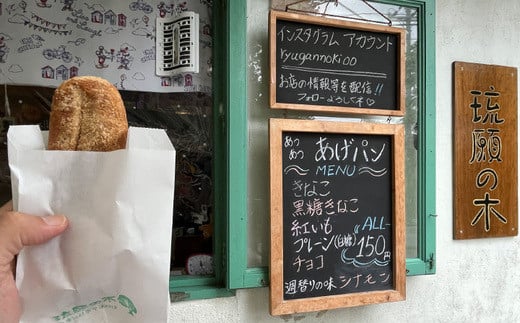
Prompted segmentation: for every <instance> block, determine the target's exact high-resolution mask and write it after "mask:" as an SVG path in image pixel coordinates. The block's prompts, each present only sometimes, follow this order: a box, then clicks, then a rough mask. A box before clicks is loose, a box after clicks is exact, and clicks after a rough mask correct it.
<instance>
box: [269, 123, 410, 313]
mask: <svg viewBox="0 0 520 323" xmlns="http://www.w3.org/2000/svg"><path fill="white" fill-rule="evenodd" d="M284 132H311V133H319V134H322V133H334V134H336V133H337V134H370V135H388V136H390V137H391V138H392V140H391V141H392V144H391V149H392V152H391V162H392V167H391V172H392V173H391V176H392V195H393V196H392V201H393V203H392V208H393V210H392V212H393V214H392V215H391V217H392V229H391V230H392V236H393V239H392V251H393V252H392V256H393V268H392V270H393V287H394V288H393V289H388V290H380V291H369V292H359V293H348V294H340V295H330V296H321V297H309V298H299V299H293V300H285V299H284V295H283V294H284V277H283V267H284V264H283V253H284V250H283V217H284V214H283V199H284V196H283V169H282V168H283V159H282V149H283V146H282V138H283V133H284ZM269 143H270V246H271V254H270V268H269V269H270V273H269V274H270V313H271V315H283V314H293V313H302V312H312V311H321V310H328V309H333V308H340V307H353V306H359V305H367V304H376V303H384V302H392V301H400V300H404V299H405V298H406V247H405V246H406V241H405V232H406V230H405V171H404V126H403V125H402V124H378V123H351V122H337V121H321V120H300V119H276V118H271V119H270V120H269Z"/></svg>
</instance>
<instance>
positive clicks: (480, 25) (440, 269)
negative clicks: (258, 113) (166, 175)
mask: <svg viewBox="0 0 520 323" xmlns="http://www.w3.org/2000/svg"><path fill="white" fill-rule="evenodd" d="M251 1H260V0H250V2H251ZM262 1H263V0H262ZM436 8H437V12H436V20H437V26H436V39H437V53H436V54H437V213H438V215H439V216H438V218H437V219H438V222H437V274H436V275H432V276H417V277H408V278H407V299H406V301H403V302H398V303H389V304H381V305H369V306H365V307H357V308H349V309H338V310H330V311H326V312H320V313H308V314H301V315H293V316H287V317H271V316H270V315H269V310H268V308H269V300H268V296H269V291H268V289H267V288H259V289H252V290H240V291H238V292H237V295H236V297H230V298H220V299H212V300H200V301H189V302H180V303H174V304H172V306H171V308H170V318H171V320H172V321H173V322H208V323H209V322H222V323H223V322H226V323H227V322H300V323H307V322H520V277H519V276H520V275H519V274H520V238H519V237H514V238H495V239H477V240H461V241H455V240H453V239H452V216H453V212H452V202H453V201H452V188H451V185H452V167H451V165H452V152H451V151H452V129H451V124H452V103H451V98H452V85H451V80H452V73H451V64H452V62H453V61H467V62H476V63H484V64H497V65H506V66H514V67H517V66H519V65H520V54H519V53H520V19H519V18H518V16H519V15H520V1H518V0H471V1H467V0H437V5H436ZM255 23H256V21H255ZM264 23H267V16H265V21H264ZM263 53H264V54H265V55H267V53H268V51H267V48H264V50H263ZM266 75H267V74H266ZM266 207H267V206H266Z"/></svg>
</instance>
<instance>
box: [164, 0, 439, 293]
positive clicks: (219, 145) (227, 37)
mask: <svg viewBox="0 0 520 323" xmlns="http://www.w3.org/2000/svg"><path fill="white" fill-rule="evenodd" d="M374 2H380V3H383V4H390V5H402V6H408V7H410V8H413V9H415V10H416V11H417V22H418V23H417V28H418V38H419V39H418V48H417V52H418V53H417V55H418V57H417V73H418V75H417V86H418V89H417V90H418V108H419V112H418V117H417V122H418V125H419V129H418V147H419V150H418V157H417V164H418V167H417V169H418V170H417V256H416V257H414V258H407V259H406V271H407V275H424V274H434V273H435V266H436V263H435V256H436V240H435V230H436V215H435V214H436V213H435V212H436V211H435V119H436V118H435V117H436V115H435V1H434V0H376V1H374ZM213 6H214V8H213V20H214V24H213V25H214V28H213V31H214V44H215V46H214V64H213V65H214V67H213V80H214V81H213V83H214V87H213V88H214V93H213V96H214V100H213V101H214V115H215V118H214V119H215V121H214V138H215V144H214V145H215V165H214V167H215V172H214V174H215V183H216V185H215V214H216V215H217V216H215V223H214V225H215V235H214V236H215V242H214V245H215V248H216V249H215V255H214V257H215V266H216V270H215V271H216V274H215V276H214V277H211V278H200V277H199V278H197V277H189V276H180V277H172V278H171V280H170V292H171V293H172V300H173V301H175V300H187V299H202V298H214V297H220V296H230V295H234V290H235V289H238V288H252V287H262V286H267V285H268V284H269V279H268V268H267V267H248V260H247V259H248V255H247V252H248V251H247V250H248V248H247V245H248V233H247V232H248V228H247V223H248V204H247V197H248V195H247V191H248V188H247V187H248V172H247V169H248V160H247V149H248V136H249V133H248V123H247V110H248V102H247V69H248V65H247V1H244V0H228V1H215V2H214V4H213ZM266 19H267V17H266ZM266 122H267V121H266ZM267 208H268V205H266V209H267ZM219 215H223V216H219Z"/></svg>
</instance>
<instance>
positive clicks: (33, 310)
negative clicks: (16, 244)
mask: <svg viewBox="0 0 520 323" xmlns="http://www.w3.org/2000/svg"><path fill="white" fill-rule="evenodd" d="M44 138H45V134H44V133H42V132H41V131H40V130H39V128H38V127H37V126H14V127H11V128H10V129H9V133H8V151H9V165H10V168H11V175H12V179H11V180H12V186H13V203H14V208H15V209H16V210H18V211H21V212H25V213H29V214H40V215H50V214H66V215H67V217H68V219H69V222H70V225H69V228H68V230H67V231H66V232H65V233H64V234H63V235H61V236H59V237H57V238H55V239H53V240H51V241H50V242H49V243H47V244H45V245H40V246H33V247H29V248H26V249H24V250H22V252H21V253H20V255H19V258H18V266H17V277H16V279H17V280H16V283H17V286H18V289H19V291H20V297H21V299H22V302H23V306H24V310H23V314H22V319H21V322H31V323H34V322H68V321H73V322H111V323H112V322H161V323H163V322H166V321H167V311H168V304H169V300H168V292H169V286H168V285H169V284H168V278H169V263H170V262H169V260H170V247H171V226H172V214H173V193H174V176H175V150H174V148H173V146H172V144H171V142H170V141H169V139H168V137H167V135H166V133H165V132H164V131H162V130H155V129H145V128H130V129H129V132H128V141H127V149H124V150H116V151H112V152H90V151H48V150H46V148H45V139H44Z"/></svg>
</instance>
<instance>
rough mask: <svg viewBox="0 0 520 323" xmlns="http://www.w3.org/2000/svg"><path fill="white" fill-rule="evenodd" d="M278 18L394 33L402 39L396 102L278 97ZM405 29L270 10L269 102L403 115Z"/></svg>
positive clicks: (273, 105) (275, 106) (284, 106)
mask: <svg viewBox="0 0 520 323" xmlns="http://www.w3.org/2000/svg"><path fill="white" fill-rule="evenodd" d="M278 20H284V21H292V22H301V23H306V24H312V25H318V26H328V27H336V28H344V29H348V30H358V31H371V32H377V33H386V34H391V35H395V36H396V37H397V39H398V41H399V44H398V45H397V50H398V53H397V56H398V58H397V61H396V62H395V64H396V71H397V75H396V80H395V81H396V83H397V84H395V87H396V90H397V91H396V93H395V95H396V98H395V99H396V106H395V107H393V108H392V109H382V108H377V107H369V108H365V107H361V108H360V107H355V106H344V105H313V104H298V103H288V102H278V101H277V84H276V83H277V79H276V78H277V75H276V70H277V60H276V55H277V47H276V24H277V21H278ZM405 32H406V31H405V30H404V29H403V28H396V27H390V26H385V25H376V24H369V23H360V22H352V21H348V20H341V19H333V18H328V17H327V18H326V17H320V16H311V15H307V14H298V13H292V12H284V11H278V10H271V11H270V13H269V49H270V52H269V63H270V82H269V83H270V84H269V92H270V106H271V108H273V109H294V110H306V111H320V112H331V113H346V114H371V115H385V116H403V115H404V113H405V97H406V87H405V51H406V49H405V36H404V35H405Z"/></svg>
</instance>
